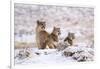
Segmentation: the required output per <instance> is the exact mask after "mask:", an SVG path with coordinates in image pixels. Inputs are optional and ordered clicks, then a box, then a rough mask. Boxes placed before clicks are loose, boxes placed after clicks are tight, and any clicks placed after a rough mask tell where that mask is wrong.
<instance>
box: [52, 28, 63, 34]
mask: <svg viewBox="0 0 100 69" xmlns="http://www.w3.org/2000/svg"><path fill="white" fill-rule="evenodd" d="M53 31H54V33H55V34H57V35H60V34H61V31H60V28H56V27H54V29H53Z"/></svg>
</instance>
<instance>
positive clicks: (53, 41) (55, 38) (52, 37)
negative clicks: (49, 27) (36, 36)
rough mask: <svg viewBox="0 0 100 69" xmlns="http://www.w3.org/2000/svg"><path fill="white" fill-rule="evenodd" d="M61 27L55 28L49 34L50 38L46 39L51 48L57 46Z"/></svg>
mask: <svg viewBox="0 0 100 69" xmlns="http://www.w3.org/2000/svg"><path fill="white" fill-rule="evenodd" d="M60 34H61V33H60V28H56V27H54V28H53V31H52V33H51V34H50V35H49V36H48V39H47V41H46V45H47V46H48V47H49V48H50V49H53V48H56V47H57V42H58V36H59V35H60Z"/></svg>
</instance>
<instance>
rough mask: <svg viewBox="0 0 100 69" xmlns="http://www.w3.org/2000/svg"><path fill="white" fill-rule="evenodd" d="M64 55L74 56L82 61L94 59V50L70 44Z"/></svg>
mask: <svg viewBox="0 0 100 69" xmlns="http://www.w3.org/2000/svg"><path fill="white" fill-rule="evenodd" d="M63 55H64V56H66V57H72V58H73V59H75V60H77V61H78V62H80V61H89V60H93V56H94V51H93V49H92V48H87V47H81V46H77V47H75V46H70V47H67V48H66V49H65V50H63Z"/></svg>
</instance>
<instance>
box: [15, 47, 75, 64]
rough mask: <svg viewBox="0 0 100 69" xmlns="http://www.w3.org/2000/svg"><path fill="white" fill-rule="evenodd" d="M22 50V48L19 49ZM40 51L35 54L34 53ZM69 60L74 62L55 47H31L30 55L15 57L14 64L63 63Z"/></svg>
mask: <svg viewBox="0 0 100 69" xmlns="http://www.w3.org/2000/svg"><path fill="white" fill-rule="evenodd" d="M21 50H22V49H21ZM18 51H19V49H18V50H15V52H16V56H17V55H18ZM36 52H37V53H40V55H36V54H35V53H36ZM69 62H76V61H75V60H73V59H72V57H67V58H66V57H65V56H62V53H61V52H57V50H56V49H45V50H38V49H36V48H32V49H31V57H28V58H24V59H18V57H16V59H15V64H65V63H69Z"/></svg>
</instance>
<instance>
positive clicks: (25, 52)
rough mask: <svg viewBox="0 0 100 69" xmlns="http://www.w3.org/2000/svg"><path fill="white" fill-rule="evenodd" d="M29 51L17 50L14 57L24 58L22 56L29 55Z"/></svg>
mask: <svg viewBox="0 0 100 69" xmlns="http://www.w3.org/2000/svg"><path fill="white" fill-rule="evenodd" d="M30 54H31V53H30V52H29V51H28V50H24V49H23V50H20V51H19V52H18V54H17V55H16V56H15V58H18V59H24V58H27V57H29V56H30Z"/></svg>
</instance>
